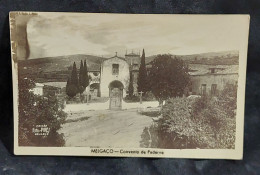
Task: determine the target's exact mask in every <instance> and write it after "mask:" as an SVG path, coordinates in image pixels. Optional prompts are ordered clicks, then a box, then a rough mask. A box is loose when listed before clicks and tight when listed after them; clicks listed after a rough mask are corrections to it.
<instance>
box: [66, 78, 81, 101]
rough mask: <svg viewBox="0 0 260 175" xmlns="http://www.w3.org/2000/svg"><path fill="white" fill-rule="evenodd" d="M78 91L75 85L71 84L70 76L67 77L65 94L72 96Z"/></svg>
mask: <svg viewBox="0 0 260 175" xmlns="http://www.w3.org/2000/svg"><path fill="white" fill-rule="evenodd" d="M77 93H78V89H77V87H76V86H75V85H73V84H71V80H70V78H68V81H67V84H66V94H67V95H68V96H69V97H70V98H73V97H74V96H75V95H76V94H77Z"/></svg>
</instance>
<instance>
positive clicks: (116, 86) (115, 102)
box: [109, 81, 123, 110]
mask: <svg viewBox="0 0 260 175" xmlns="http://www.w3.org/2000/svg"><path fill="white" fill-rule="evenodd" d="M109 97H110V104H109V109H112V110H113V109H121V108H122V98H123V84H122V83H121V82H120V81H113V82H111V83H110V85H109Z"/></svg>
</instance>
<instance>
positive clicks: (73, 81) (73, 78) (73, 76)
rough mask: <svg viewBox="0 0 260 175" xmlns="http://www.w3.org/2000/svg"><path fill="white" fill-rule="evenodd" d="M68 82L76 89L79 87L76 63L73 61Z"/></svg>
mask: <svg viewBox="0 0 260 175" xmlns="http://www.w3.org/2000/svg"><path fill="white" fill-rule="evenodd" d="M70 83H71V84H72V85H74V86H75V87H76V88H77V89H78V88H79V80H78V73H77V67H76V63H75V62H74V63H73V68H72V72H71V77H70Z"/></svg>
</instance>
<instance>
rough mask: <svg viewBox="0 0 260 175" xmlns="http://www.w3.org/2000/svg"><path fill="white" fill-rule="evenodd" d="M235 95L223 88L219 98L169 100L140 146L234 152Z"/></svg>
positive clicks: (143, 136) (147, 131)
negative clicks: (227, 150)
mask: <svg viewBox="0 0 260 175" xmlns="http://www.w3.org/2000/svg"><path fill="white" fill-rule="evenodd" d="M227 94H230V95H227ZM234 94H235V93H229V92H228V90H227V89H224V90H223V93H222V95H221V96H220V97H217V98H215V97H213V98H210V97H207V96H205V97H201V98H196V99H191V98H172V99H169V100H167V101H166V104H165V105H164V106H163V107H162V118H160V119H159V120H158V121H157V122H156V123H155V124H154V125H152V126H151V127H149V128H146V129H144V131H143V134H142V138H143V140H142V142H141V145H142V146H144V147H155V148H166V149H168V148H170V149H187V148H189V149H194V148H204V149H206V148H207V149H234V147H235V132H236V120H235V117H234V116H235V115H234V113H232V112H233V111H235V110H234V109H236V103H234V102H235V100H234V98H235V97H234ZM227 105H230V106H227ZM231 114H232V115H231ZM153 134H154V135H153ZM150 135H151V136H150ZM150 142H151V143H150Z"/></svg>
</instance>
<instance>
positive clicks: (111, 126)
mask: <svg viewBox="0 0 260 175" xmlns="http://www.w3.org/2000/svg"><path fill="white" fill-rule="evenodd" d="M67 121H68V123H66V124H64V125H63V127H62V129H61V130H60V132H61V133H64V136H65V140H66V145H65V146H95V147H96V146H98V147H125V148H126V147H131V148H138V147H140V141H141V134H142V132H143V129H144V128H145V127H146V126H150V124H151V123H152V119H151V118H150V117H148V116H144V115H140V114H139V113H137V111H136V110H123V111H110V110H105V111H81V112H78V113H71V114H69V117H68V120H67Z"/></svg>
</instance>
